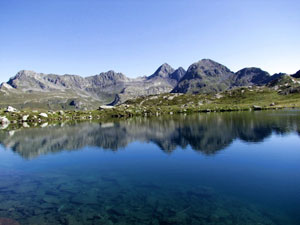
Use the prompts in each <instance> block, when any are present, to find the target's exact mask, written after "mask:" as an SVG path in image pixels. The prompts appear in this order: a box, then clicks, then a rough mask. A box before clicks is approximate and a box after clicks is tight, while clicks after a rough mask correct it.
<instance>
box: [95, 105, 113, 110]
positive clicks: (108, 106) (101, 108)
mask: <svg viewBox="0 0 300 225" xmlns="http://www.w3.org/2000/svg"><path fill="white" fill-rule="evenodd" d="M113 108H114V107H113V106H111V105H101V106H100V107H99V108H98V110H103V109H113Z"/></svg>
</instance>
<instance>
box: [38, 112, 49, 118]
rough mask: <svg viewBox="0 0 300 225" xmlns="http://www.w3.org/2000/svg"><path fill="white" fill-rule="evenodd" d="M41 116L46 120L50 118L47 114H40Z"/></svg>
mask: <svg viewBox="0 0 300 225" xmlns="http://www.w3.org/2000/svg"><path fill="white" fill-rule="evenodd" d="M39 116H41V117H44V118H48V115H47V113H40V114H39Z"/></svg>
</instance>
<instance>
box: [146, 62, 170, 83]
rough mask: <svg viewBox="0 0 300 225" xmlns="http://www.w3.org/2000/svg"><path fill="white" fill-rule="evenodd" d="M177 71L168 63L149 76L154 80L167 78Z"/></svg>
mask: <svg viewBox="0 0 300 225" xmlns="http://www.w3.org/2000/svg"><path fill="white" fill-rule="evenodd" d="M174 71H175V70H174V69H173V68H172V67H171V66H170V65H169V64H167V63H164V64H162V65H161V66H160V67H158V69H157V70H156V71H155V72H154V74H152V75H151V76H149V79H151V78H154V77H163V78H166V77H168V76H169V75H170V74H172V73H173V72H174Z"/></svg>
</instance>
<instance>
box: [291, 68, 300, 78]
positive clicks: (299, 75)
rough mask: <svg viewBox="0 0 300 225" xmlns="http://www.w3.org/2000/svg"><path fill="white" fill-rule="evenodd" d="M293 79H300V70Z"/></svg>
mask: <svg viewBox="0 0 300 225" xmlns="http://www.w3.org/2000/svg"><path fill="white" fill-rule="evenodd" d="M292 77H294V78H300V70H298V72H297V73H295V74H293V75H292Z"/></svg>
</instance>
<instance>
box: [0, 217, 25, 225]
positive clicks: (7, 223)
mask: <svg viewBox="0 0 300 225" xmlns="http://www.w3.org/2000/svg"><path fill="white" fill-rule="evenodd" d="M0 225H20V224H19V222H17V221H15V220H13V219H9V218H0Z"/></svg>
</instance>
